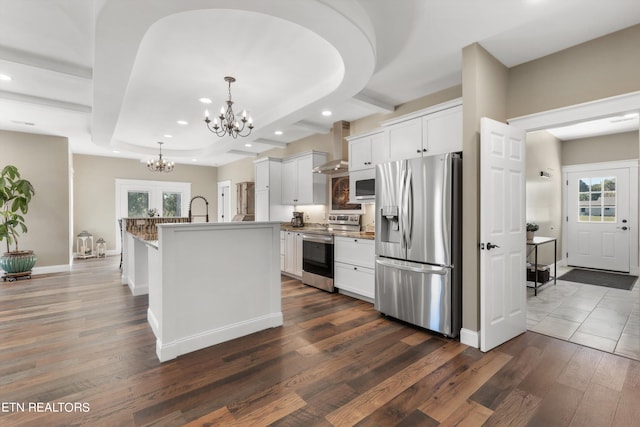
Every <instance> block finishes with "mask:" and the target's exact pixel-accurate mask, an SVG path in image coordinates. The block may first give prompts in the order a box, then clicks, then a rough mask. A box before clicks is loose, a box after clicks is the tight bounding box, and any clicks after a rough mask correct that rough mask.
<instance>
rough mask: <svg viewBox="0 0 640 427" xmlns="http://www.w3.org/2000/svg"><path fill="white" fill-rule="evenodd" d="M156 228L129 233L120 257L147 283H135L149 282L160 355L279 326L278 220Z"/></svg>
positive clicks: (172, 354) (165, 356)
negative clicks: (151, 236) (149, 234)
mask: <svg viewBox="0 0 640 427" xmlns="http://www.w3.org/2000/svg"><path fill="white" fill-rule="evenodd" d="M157 231H158V233H157V241H148V240H145V239H142V238H140V237H136V236H134V235H131V233H128V232H127V236H126V239H125V240H127V241H128V242H129V243H133V245H129V244H125V245H124V248H125V252H126V253H125V254H124V257H123V258H124V260H125V265H124V270H125V271H128V272H132V271H133V272H135V274H134V275H133V277H135V279H136V281H137V282H138V283H137V284H136V285H138V284H140V283H141V281H144V282H146V283H145V284H143V285H141V286H140V287H139V288H138V289H140V290H142V289H144V288H145V287H146V288H148V293H149V309H148V312H147V319H148V321H149V324H150V325H151V328H152V329H153V332H154V334H155V336H156V354H157V355H158V358H159V359H160V361H161V362H164V361H166V360H170V359H174V358H176V357H177V356H179V355H182V354H186V353H189V352H191V351H195V350H199V349H201V348H205V347H208V346H211V345H214V344H218V343H220V342H223V341H228V340H231V339H234V338H238V337H241V336H244V335H248V334H251V333H253V332H257V331H260V330H263V329H267V328H272V327H276V326H280V325H282V311H281V303H280V257H279V254H280V223H275V222H231V223H187V224H158V225H157ZM129 246H133V247H129ZM128 276H131V273H129V274H128ZM123 277H124V276H123ZM145 285H146V286H145ZM132 289H136V287H135V286H134V287H133V288H132Z"/></svg>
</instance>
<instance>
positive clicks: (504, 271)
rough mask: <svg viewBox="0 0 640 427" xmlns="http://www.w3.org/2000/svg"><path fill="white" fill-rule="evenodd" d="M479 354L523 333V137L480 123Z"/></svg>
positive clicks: (492, 123)
mask: <svg viewBox="0 0 640 427" xmlns="http://www.w3.org/2000/svg"><path fill="white" fill-rule="evenodd" d="M480 127H481V135H480V242H481V243H480V249H481V250H480V350H482V351H489V350H491V349H492V348H494V347H496V346H498V345H500V344H502V343H504V342H506V341H508V340H510V339H511V338H514V337H516V336H517V335H520V334H521V333H523V332H525V331H526V330H527V322H526V317H527V316H526V315H527V311H526V310H527V292H526V249H525V242H526V230H525V228H526V227H525V222H526V219H525V171H526V170H525V169H526V163H525V134H524V131H522V130H520V129H517V128H514V127H513V126H508V125H506V124H504V123H499V122H496V121H494V120H491V119H488V118H486V117H483V118H482V119H481V121H480Z"/></svg>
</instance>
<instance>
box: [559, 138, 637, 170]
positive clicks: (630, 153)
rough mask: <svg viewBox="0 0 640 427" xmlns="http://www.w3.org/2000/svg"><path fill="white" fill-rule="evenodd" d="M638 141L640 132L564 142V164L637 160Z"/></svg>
mask: <svg viewBox="0 0 640 427" xmlns="http://www.w3.org/2000/svg"><path fill="white" fill-rule="evenodd" d="M638 141H640V136H639V135H638V131H635V132H625V133H619V134H615V135H601V136H595V137H592V138H580V139H572V140H569V141H564V142H563V143H562V164H563V165H580V164H585V163H598V162H612V161H616V160H630V159H637V158H638V157H639V156H640V155H639V154H638V148H639V147H640V144H639V143H638Z"/></svg>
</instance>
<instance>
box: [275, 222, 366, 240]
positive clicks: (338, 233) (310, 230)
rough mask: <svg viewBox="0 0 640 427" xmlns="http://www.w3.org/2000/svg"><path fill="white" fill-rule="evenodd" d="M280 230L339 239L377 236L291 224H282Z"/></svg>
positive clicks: (318, 226) (361, 232)
mask: <svg viewBox="0 0 640 427" xmlns="http://www.w3.org/2000/svg"><path fill="white" fill-rule="evenodd" d="M280 230H282V231H299V232H301V233H317V234H328V235H332V236H338V237H351V238H355V239H368V240H375V234H374V233H369V232H365V231H339V230H332V229H330V228H328V227H324V226H321V225H319V224H318V225H309V226H304V227H293V226H292V225H291V224H287V223H282V224H281V225H280Z"/></svg>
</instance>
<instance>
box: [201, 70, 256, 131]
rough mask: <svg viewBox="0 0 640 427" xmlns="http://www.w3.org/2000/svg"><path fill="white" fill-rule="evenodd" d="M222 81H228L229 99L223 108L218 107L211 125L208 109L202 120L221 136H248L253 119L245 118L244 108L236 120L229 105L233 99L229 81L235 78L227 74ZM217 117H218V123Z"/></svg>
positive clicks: (233, 80)
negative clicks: (218, 110)
mask: <svg viewBox="0 0 640 427" xmlns="http://www.w3.org/2000/svg"><path fill="white" fill-rule="evenodd" d="M224 81H225V82H227V83H229V99H228V100H227V101H226V102H227V108H226V109H225V107H224V106H223V107H222V108H220V115H219V116H218V117H216V118H214V119H213V125H211V120H210V119H209V110H205V112H204V122H205V123H206V124H207V128H209V130H210V131H211V132H213V133H215V134H216V135H218V136H219V137H223V136H225V135H230V136H232V137H234V138H237V137H238V136H242V137H245V136H249V135H250V134H251V130H253V121H252V120H251V117H249V118H247V111H246V110H244V111H242V118H241V119H240V121H238V120H236V116H235V114H234V113H233V108H232V107H231V106H232V105H233V101H232V100H231V83H233V82H235V81H236V79H235V78H234V77H230V76H227V77H225V78H224ZM218 119H220V123H219V124H218ZM247 122H248V124H247ZM245 126H246V129H245ZM245 130H247V132H246V133H243V131H245Z"/></svg>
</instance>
